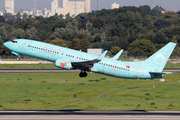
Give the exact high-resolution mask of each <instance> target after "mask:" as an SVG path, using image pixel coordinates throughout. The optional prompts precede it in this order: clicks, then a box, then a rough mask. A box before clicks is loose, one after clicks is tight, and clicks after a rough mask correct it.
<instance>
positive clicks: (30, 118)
mask: <svg viewBox="0 0 180 120" xmlns="http://www.w3.org/2000/svg"><path fill="white" fill-rule="evenodd" d="M0 120H180V117H179V116H148V115H147V116H143V115H137V116H136V115H135V116H131V115H112V116H107V115H13V116H0Z"/></svg>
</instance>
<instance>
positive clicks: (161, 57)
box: [154, 54, 166, 65]
mask: <svg viewBox="0 0 180 120" xmlns="http://www.w3.org/2000/svg"><path fill="white" fill-rule="evenodd" d="M165 61H166V59H165V57H164V55H163V54H157V55H156V56H155V57H154V62H155V63H156V64H158V65H162V64H164V63H165Z"/></svg>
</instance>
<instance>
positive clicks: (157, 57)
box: [144, 42, 176, 72]
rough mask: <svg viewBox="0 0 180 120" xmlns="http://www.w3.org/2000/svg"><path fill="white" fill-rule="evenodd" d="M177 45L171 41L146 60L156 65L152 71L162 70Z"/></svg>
mask: <svg viewBox="0 0 180 120" xmlns="http://www.w3.org/2000/svg"><path fill="white" fill-rule="evenodd" d="M175 46H176V43H173V42H170V43H168V44H167V45H166V46H164V47H163V48H161V49H160V50H159V51H157V52H156V53H154V54H153V55H152V56H151V57H149V58H148V59H147V60H146V61H144V62H145V63H147V64H149V65H152V66H154V68H153V70H151V72H162V70H163V69H164V67H165V65H166V63H167V61H168V59H169V57H170V55H171V54H172V52H173V50H174V48H175Z"/></svg>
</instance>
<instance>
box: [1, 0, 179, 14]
mask: <svg viewBox="0 0 180 120" xmlns="http://www.w3.org/2000/svg"><path fill="white" fill-rule="evenodd" d="M52 1H53V0H37V7H39V8H40V9H42V10H43V9H44V8H47V9H49V10H50V9H51V2H52ZM70 1H83V0H70ZM114 2H116V3H117V4H120V7H122V6H136V7H139V6H141V5H149V6H150V7H151V8H153V6H155V5H158V4H159V5H161V6H162V7H163V8H164V9H165V10H169V11H176V12H177V11H179V10H180V6H178V5H177V4H180V1H179V0H151V1H149V0H136V1H134V0H126V1H124V0H113V1H109V0H99V10H100V9H103V8H105V9H111V4H113V3H114ZM14 4H15V11H18V10H21V9H23V10H27V9H31V10H32V8H33V0H26V1H25V0H15V1H14ZM22 6H23V7H22ZM59 6H60V7H62V0H59ZM2 8H5V0H1V2H0V11H1V10H2ZM91 10H97V0H91Z"/></svg>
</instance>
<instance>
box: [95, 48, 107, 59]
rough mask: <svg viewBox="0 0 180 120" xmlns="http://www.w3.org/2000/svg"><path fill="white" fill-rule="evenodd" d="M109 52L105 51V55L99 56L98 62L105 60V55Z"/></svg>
mask: <svg viewBox="0 0 180 120" xmlns="http://www.w3.org/2000/svg"><path fill="white" fill-rule="evenodd" d="M107 52H108V51H107V50H106V51H104V52H103V54H102V55H101V56H99V57H98V58H97V59H96V60H97V61H101V60H103V58H104V57H105V55H106V54H107Z"/></svg>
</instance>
